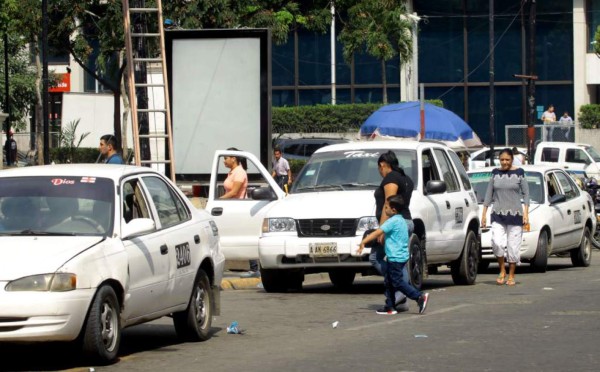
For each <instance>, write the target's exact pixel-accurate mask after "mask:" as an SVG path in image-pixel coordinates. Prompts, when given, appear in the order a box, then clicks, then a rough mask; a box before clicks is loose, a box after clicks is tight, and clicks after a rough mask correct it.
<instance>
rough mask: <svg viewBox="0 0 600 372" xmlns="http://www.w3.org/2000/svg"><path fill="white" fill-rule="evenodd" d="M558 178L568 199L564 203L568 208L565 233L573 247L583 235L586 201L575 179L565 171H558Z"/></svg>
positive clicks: (568, 244) (568, 242) (569, 245)
mask: <svg viewBox="0 0 600 372" xmlns="http://www.w3.org/2000/svg"><path fill="white" fill-rule="evenodd" d="M555 174H556V179H557V180H558V183H559V185H560V188H561V190H562V192H561V193H562V194H563V195H565V197H566V198H567V200H566V201H565V202H564V203H562V204H564V206H563V208H564V209H566V220H565V225H566V226H565V229H564V233H565V234H566V238H567V246H568V247H573V246H576V245H577V244H579V242H580V241H581V238H582V236H583V226H584V224H585V220H584V215H585V214H584V211H585V208H586V206H585V204H586V201H585V199H584V198H580V195H581V194H580V191H579V188H578V187H577V185H575V182H573V179H572V178H571V177H569V175H568V174H566V173H565V172H563V171H556V172H555Z"/></svg>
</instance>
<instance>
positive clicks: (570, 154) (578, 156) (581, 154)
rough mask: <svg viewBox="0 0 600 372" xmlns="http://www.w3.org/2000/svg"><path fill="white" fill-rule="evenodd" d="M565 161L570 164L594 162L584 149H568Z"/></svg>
mask: <svg viewBox="0 0 600 372" xmlns="http://www.w3.org/2000/svg"><path fill="white" fill-rule="evenodd" d="M565 161H566V162H568V163H580V164H590V163H591V162H592V161H591V159H590V158H589V156H588V155H587V154H586V153H585V151H583V150H582V149H567V153H566V155H565Z"/></svg>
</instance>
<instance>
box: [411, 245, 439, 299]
mask: <svg viewBox="0 0 600 372" xmlns="http://www.w3.org/2000/svg"><path fill="white" fill-rule="evenodd" d="M408 250H409V252H410V258H409V259H408V267H407V270H408V276H409V277H410V283H411V284H412V286H413V287H415V288H417V289H421V287H422V286H423V268H424V267H425V266H424V262H425V255H424V254H423V249H422V248H421V240H420V239H419V237H418V236H417V235H416V234H412V235H411V237H410V240H409V241H408ZM435 270H436V272H437V266H436V267H435Z"/></svg>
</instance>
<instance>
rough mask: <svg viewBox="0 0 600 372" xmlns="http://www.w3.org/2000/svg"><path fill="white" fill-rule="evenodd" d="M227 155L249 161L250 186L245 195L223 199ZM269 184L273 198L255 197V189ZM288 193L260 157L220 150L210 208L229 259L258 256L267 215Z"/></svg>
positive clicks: (207, 206)
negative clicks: (224, 158) (238, 197)
mask: <svg viewBox="0 0 600 372" xmlns="http://www.w3.org/2000/svg"><path fill="white" fill-rule="evenodd" d="M224 156H238V157H240V158H244V159H246V162H247V164H248V169H247V173H248V189H247V197H246V198H245V199H220V198H219V197H220V195H222V194H223V181H224V179H225V177H226V175H227V172H228V169H227V168H225V167H224V166H223V157H224ZM258 187H266V188H268V189H269V190H270V192H271V195H272V198H271V200H254V199H252V198H251V197H252V190H253V189H256V188H258ZM284 196H285V193H284V192H283V190H281V189H280V188H279V186H277V184H276V183H275V180H273V178H272V177H271V174H270V173H269V172H268V171H267V170H266V169H265V167H263V165H262V164H261V163H260V161H259V160H258V158H257V157H256V156H254V155H253V154H251V153H248V152H244V151H216V152H215V157H214V160H213V167H212V173H211V178H210V191H209V195H208V201H207V203H206V210H207V211H208V212H209V213H210V214H211V215H212V216H213V218H214V219H215V222H216V224H217V227H218V228H219V234H220V237H221V248H222V249H223V254H224V255H225V258H226V259H228V260H248V259H257V258H258V239H259V238H260V236H261V233H262V223H263V218H264V216H265V214H266V213H267V211H268V210H269V209H270V207H271V206H272V204H273V203H274V202H276V201H277V200H280V199H283V198H284Z"/></svg>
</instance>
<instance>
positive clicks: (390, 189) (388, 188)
mask: <svg viewBox="0 0 600 372" xmlns="http://www.w3.org/2000/svg"><path fill="white" fill-rule="evenodd" d="M383 192H384V194H385V196H384V204H385V202H386V201H387V198H389V197H390V196H392V195H396V194H398V185H397V184H395V183H387V184H385V185H384V186H383ZM387 219H388V216H387V214H385V213H384V212H383V211H381V218H380V219H379V226H381V225H383V223H384V222H385V221H386V220H387Z"/></svg>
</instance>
